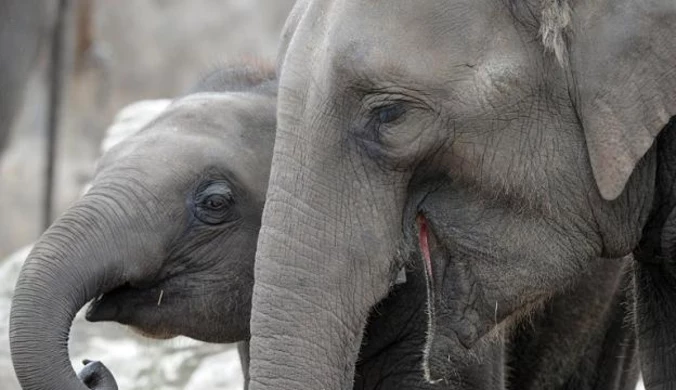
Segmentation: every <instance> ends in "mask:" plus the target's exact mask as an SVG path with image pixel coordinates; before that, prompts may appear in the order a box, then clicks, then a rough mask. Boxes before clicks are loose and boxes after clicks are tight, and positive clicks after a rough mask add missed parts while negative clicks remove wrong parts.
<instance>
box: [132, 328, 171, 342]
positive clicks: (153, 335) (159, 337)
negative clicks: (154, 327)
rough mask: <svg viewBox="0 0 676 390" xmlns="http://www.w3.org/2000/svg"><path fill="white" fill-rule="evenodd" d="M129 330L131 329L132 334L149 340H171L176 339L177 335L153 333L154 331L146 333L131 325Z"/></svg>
mask: <svg viewBox="0 0 676 390" xmlns="http://www.w3.org/2000/svg"><path fill="white" fill-rule="evenodd" d="M129 329H131V330H132V332H134V333H136V334H138V335H140V336H143V337H146V338H149V339H155V340H169V339H173V338H175V337H178V335H177V334H172V333H163V332H155V331H153V332H146V331H145V330H143V329H141V328H137V327H135V326H131V325H130V326H129Z"/></svg>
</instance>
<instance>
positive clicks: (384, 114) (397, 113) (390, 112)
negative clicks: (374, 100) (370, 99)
mask: <svg viewBox="0 0 676 390" xmlns="http://www.w3.org/2000/svg"><path fill="white" fill-rule="evenodd" d="M405 113H406V107H405V106H404V104H402V103H395V104H390V105H387V106H383V107H379V108H377V109H375V115H376V117H377V121H378V123H379V124H381V125H383V124H388V123H392V122H395V121H396V120H398V119H399V118H401V117H402V116H404V114H405Z"/></svg>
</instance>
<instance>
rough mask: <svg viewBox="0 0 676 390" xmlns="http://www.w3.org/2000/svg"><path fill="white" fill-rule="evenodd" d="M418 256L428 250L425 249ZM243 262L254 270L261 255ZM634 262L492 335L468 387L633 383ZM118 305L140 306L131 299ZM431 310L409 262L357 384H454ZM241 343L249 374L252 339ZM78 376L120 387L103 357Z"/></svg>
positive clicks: (368, 341) (574, 387)
mask: <svg viewBox="0 0 676 390" xmlns="http://www.w3.org/2000/svg"><path fill="white" fill-rule="evenodd" d="M270 146H272V145H270ZM409 234H415V232H409ZM410 255H411V256H414V257H420V256H421V254H420V253H419V252H412V253H411V254H410ZM238 261H240V262H243V263H246V264H248V266H249V267H250V268H251V269H253V266H254V258H253V257H250V258H242V259H238ZM627 264H628V262H620V263H618V262H617V261H615V260H601V261H598V262H596V263H595V265H594V266H593V272H591V273H590V274H589V275H587V276H585V278H584V279H583V281H582V282H581V283H580V284H578V285H575V286H573V288H572V289H571V291H570V292H567V293H565V294H560V295H557V296H555V297H554V298H553V299H552V300H551V301H550V302H548V303H547V304H546V305H545V306H544V307H543V308H542V310H538V311H537V312H535V313H534V314H533V316H532V318H530V319H529V321H526V322H524V323H521V324H519V326H518V327H514V328H512V329H509V330H508V334H507V336H506V338H505V340H506V342H505V343H504V344H503V343H501V342H498V340H497V339H495V340H492V342H490V343H489V344H488V345H486V346H485V347H484V353H483V355H482V359H481V361H475V363H474V364H472V365H470V366H469V367H467V368H466V369H464V370H462V371H461V372H459V376H460V377H461V378H462V382H461V383H462V386H463V388H465V389H474V388H486V389H501V388H508V389H515V390H516V389H519V390H526V389H533V390H536V389H570V390H585V389H596V390H600V389H621V390H633V389H634V388H635V386H636V380H637V376H638V367H637V361H636V353H635V352H636V350H635V336H634V332H633V329H632V327H631V326H627V325H628V324H626V323H625V321H624V319H625V317H626V311H627V309H628V307H629V306H630V304H631V300H630V297H631V293H630V292H629V288H628V287H629V282H630V279H631V278H630V277H629V276H628V275H627V273H626V271H627V269H626V265H627ZM186 272H188V270H186ZM224 282H227V281H224ZM231 283H232V284H233V287H239V288H241V289H245V290H249V291H250V290H251V289H252V287H253V280H247V279H246V278H239V279H236V280H233V281H232V282H231ZM238 295H239V296H245V295H247V294H246V293H241V294H238ZM104 299H105V298H104ZM127 299H129V297H127ZM108 302H109V304H111V303H112V301H110V300H109V301H108ZM114 304H115V305H117V306H120V307H121V308H123V309H122V310H126V311H133V310H136V309H135V308H134V307H133V306H132V307H129V306H127V305H126V303H125V302H124V301H117V302H115V303H114ZM242 304H243V305H247V306H248V305H249V302H243V303H242ZM426 309H427V288H426V279H425V276H424V270H423V269H422V268H419V269H409V270H408V273H407V281H406V283H405V284H398V285H396V286H394V287H393V288H392V290H391V291H390V293H389V295H388V297H387V298H385V299H384V300H383V301H382V302H380V303H379V304H377V305H376V307H375V308H374V310H372V313H371V315H370V317H369V320H368V325H367V328H366V331H365V333H366V336H365V338H364V339H363V341H362V345H361V349H360V355H359V359H358V361H357V365H356V367H355V377H354V385H353V388H354V389H360V390H367V389H373V390H374V389H409V390H410V389H418V390H423V389H425V390H444V389H449V388H452V387H450V386H448V385H447V384H445V383H438V384H430V383H429V382H426V381H425V380H424V377H423V371H422V359H423V354H422V349H423V346H424V344H425V335H426V331H427V318H426V313H425V310H426ZM94 310H96V309H94ZM138 310H144V309H143V308H139V309H138ZM237 319H239V320H240V321H241V322H242V324H243V325H242V326H248V324H249V323H248V316H246V317H244V316H241V313H232V319H231V323H232V322H233V321H235V320H237ZM239 346H240V354H242V356H243V359H242V363H243V369H244V374H245V377H246V375H247V365H248V358H247V357H248V343H247V342H242V343H239ZM78 376H79V377H80V378H82V380H83V381H85V383H87V384H88V385H89V387H90V388H91V389H101V388H106V386H108V387H107V388H114V386H115V385H114V378H113V377H112V375H111V374H110V373H109V372H108V371H107V370H106V369H105V366H103V365H102V364H101V363H98V362H93V363H89V364H88V365H87V367H85V369H84V370H83V371H82V372H80V373H79V375H78ZM111 383H112V384H113V385H112V386H111ZM245 388H246V385H245Z"/></svg>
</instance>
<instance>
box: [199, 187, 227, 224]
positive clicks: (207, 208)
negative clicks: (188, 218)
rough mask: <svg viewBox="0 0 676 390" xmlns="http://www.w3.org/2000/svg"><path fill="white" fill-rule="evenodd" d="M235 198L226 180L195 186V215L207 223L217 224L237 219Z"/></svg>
mask: <svg viewBox="0 0 676 390" xmlns="http://www.w3.org/2000/svg"><path fill="white" fill-rule="evenodd" d="M234 203H235V198H234V196H233V194H232V190H231V189H230V186H229V184H228V182H226V181H224V180H218V181H211V182H208V183H205V184H202V185H201V186H199V187H198V188H197V191H196V192H195V196H194V208H193V209H194V213H195V217H196V218H197V219H199V220H200V221H202V222H204V223H206V224H208V225H219V224H221V223H225V222H230V221H233V220H235V219H237V212H236V210H234V207H233V206H234Z"/></svg>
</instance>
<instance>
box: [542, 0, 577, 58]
mask: <svg viewBox="0 0 676 390" xmlns="http://www.w3.org/2000/svg"><path fill="white" fill-rule="evenodd" d="M571 17H572V10H571V8H570V3H569V0H541V10H540V30H539V33H540V36H541V37H542V43H543V45H544V46H545V50H546V51H549V52H552V53H554V55H555V56H556V59H557V60H558V61H559V63H560V64H561V65H562V66H565V65H566V62H567V54H568V53H567V51H568V49H567V46H566V34H567V30H568V28H569V27H570V22H571Z"/></svg>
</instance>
